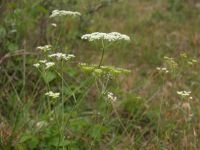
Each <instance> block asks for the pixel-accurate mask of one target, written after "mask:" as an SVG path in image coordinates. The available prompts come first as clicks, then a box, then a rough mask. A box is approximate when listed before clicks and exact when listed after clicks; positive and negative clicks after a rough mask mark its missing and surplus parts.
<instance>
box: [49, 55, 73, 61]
mask: <svg viewBox="0 0 200 150" xmlns="http://www.w3.org/2000/svg"><path fill="white" fill-rule="evenodd" d="M49 57H50V58H53V57H54V58H56V59H57V60H62V59H64V60H66V61H67V60H69V59H71V58H74V57H75V56H74V55H73V54H68V55H66V54H63V53H55V54H51V55H49Z"/></svg>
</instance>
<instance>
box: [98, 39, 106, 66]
mask: <svg viewBox="0 0 200 150" xmlns="http://www.w3.org/2000/svg"><path fill="white" fill-rule="evenodd" d="M101 49H102V53H101V60H100V62H99V66H98V68H100V67H101V65H102V63H103V56H104V51H105V46H104V42H103V40H102V48H101Z"/></svg>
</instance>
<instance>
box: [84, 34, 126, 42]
mask: <svg viewBox="0 0 200 150" xmlns="http://www.w3.org/2000/svg"><path fill="white" fill-rule="evenodd" d="M81 39H83V40H88V41H96V40H106V41H109V42H114V41H120V40H124V41H130V37H129V36H127V35H125V34H121V33H118V32H111V33H103V32H94V33H91V34H85V35H83V36H82V37H81Z"/></svg>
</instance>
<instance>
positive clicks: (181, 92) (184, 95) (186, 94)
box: [177, 91, 191, 97]
mask: <svg viewBox="0 0 200 150" xmlns="http://www.w3.org/2000/svg"><path fill="white" fill-rule="evenodd" d="M177 94H178V95H181V96H183V97H186V96H190V94H191V91H177Z"/></svg>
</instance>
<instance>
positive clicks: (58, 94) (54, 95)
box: [45, 91, 60, 98]
mask: <svg viewBox="0 0 200 150" xmlns="http://www.w3.org/2000/svg"><path fill="white" fill-rule="evenodd" d="M45 95H46V96H49V97H52V98H58V97H59V96H60V93H54V92H52V91H49V92H47V93H45Z"/></svg>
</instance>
